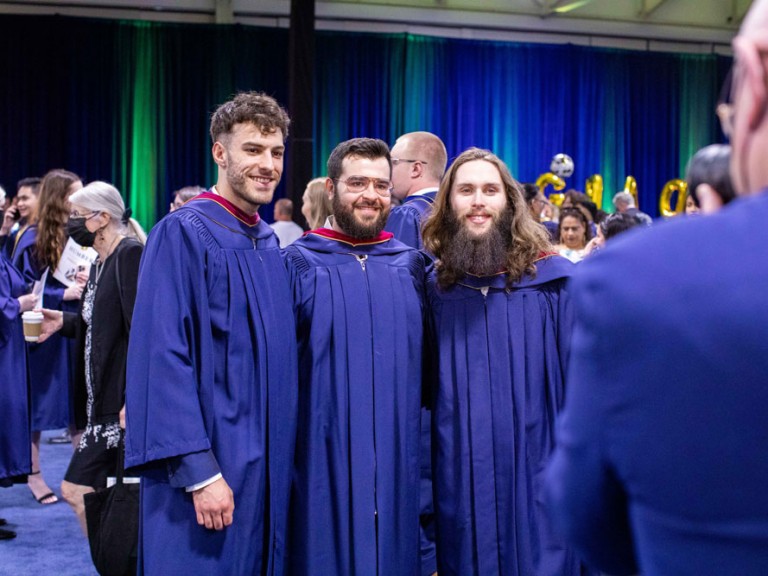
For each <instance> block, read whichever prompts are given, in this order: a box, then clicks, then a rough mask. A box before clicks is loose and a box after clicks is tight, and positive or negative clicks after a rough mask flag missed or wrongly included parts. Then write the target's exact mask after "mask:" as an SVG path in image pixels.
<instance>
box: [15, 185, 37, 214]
mask: <svg viewBox="0 0 768 576" xmlns="http://www.w3.org/2000/svg"><path fill="white" fill-rule="evenodd" d="M16 207H17V208H18V209H19V214H20V215H21V217H22V218H24V219H25V220H29V217H30V216H32V214H34V212H35V208H36V207H37V194H35V193H34V192H33V191H32V188H31V187H29V186H22V187H21V188H19V191H18V192H17V193H16Z"/></svg>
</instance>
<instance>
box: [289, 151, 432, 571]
mask: <svg viewBox="0 0 768 576" xmlns="http://www.w3.org/2000/svg"><path fill="white" fill-rule="evenodd" d="M325 185H326V191H327V193H328V196H329V198H331V200H332V205H333V217H332V218H331V224H332V227H331V228H319V229H317V230H313V231H311V232H309V233H308V234H307V235H305V236H304V237H303V238H300V239H299V240H297V241H296V242H294V243H293V244H291V245H290V246H288V247H287V248H286V249H285V250H284V257H285V262H286V266H287V268H288V271H289V275H290V276H291V285H292V290H293V295H294V301H295V313H296V321H297V336H298V346H299V424H298V433H297V444H296V459H295V470H294V475H293V480H294V482H293V488H292V498H291V522H290V537H289V543H288V553H287V558H288V563H289V566H288V573H289V574H294V575H297V574H299V575H301V574H381V575H389V574H418V572H419V451H420V446H419V429H420V423H419V418H420V407H421V372H422V338H423V309H424V303H423V287H424V268H425V261H424V257H423V256H422V254H421V253H420V252H418V251H417V250H414V249H412V248H410V247H409V246H406V245H405V244H402V243H401V242H398V241H397V240H395V239H394V238H393V237H392V234H391V233H388V232H383V228H384V223H385V222H386V219H387V214H388V213H389V208H390V195H391V190H392V183H391V164H390V155H389V148H388V147H387V145H386V144H385V143H384V142H382V141H381V140H374V139H370V138H355V139H353V140H348V141H346V142H342V143H341V144H339V145H338V146H337V147H336V148H335V149H334V150H333V152H332V153H331V155H330V158H329V159H328V178H327V180H326V183H325Z"/></svg>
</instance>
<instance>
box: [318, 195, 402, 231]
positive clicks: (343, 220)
mask: <svg viewBox="0 0 768 576" xmlns="http://www.w3.org/2000/svg"><path fill="white" fill-rule="evenodd" d="M356 202H358V201H356ZM332 204H333V218H334V220H335V221H336V225H337V226H338V227H339V228H341V230H342V231H343V232H344V234H346V235H347V236H351V237H352V238H356V239H358V240H368V239H370V238H376V237H377V236H378V235H379V234H381V231H382V230H384V226H385V225H386V223H387V217H388V216H389V209H386V208H385V209H383V210H381V211H380V212H379V216H378V217H377V218H376V219H375V220H373V221H372V222H371V223H369V224H363V223H361V222H359V221H358V220H357V218H355V214H354V210H355V209H354V207H353V206H352V205H348V206H344V205H343V204H342V203H341V200H339V195H338V193H334V195H333V201H332Z"/></svg>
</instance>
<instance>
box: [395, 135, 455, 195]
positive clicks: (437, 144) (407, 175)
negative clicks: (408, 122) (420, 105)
mask: <svg viewBox="0 0 768 576" xmlns="http://www.w3.org/2000/svg"><path fill="white" fill-rule="evenodd" d="M392 157H393V158H395V159H397V160H403V164H405V170H404V171H403V173H402V175H400V174H398V175H397V176H393V184H394V185H395V196H397V197H398V198H401V199H402V198H405V197H406V196H409V195H411V194H412V193H414V192H417V191H419V190H421V189H424V188H437V187H438V186H440V180H442V178H443V175H444V174H445V168H446V165H447V164H448V153H447V152H446V150H445V144H443V141H442V140H440V138H438V137H437V136H436V135H434V134H432V133H431V132H408V133H407V134H403V135H402V136H400V138H398V139H397V141H396V142H395V145H394V146H393V147H392ZM397 160H395V162H397Z"/></svg>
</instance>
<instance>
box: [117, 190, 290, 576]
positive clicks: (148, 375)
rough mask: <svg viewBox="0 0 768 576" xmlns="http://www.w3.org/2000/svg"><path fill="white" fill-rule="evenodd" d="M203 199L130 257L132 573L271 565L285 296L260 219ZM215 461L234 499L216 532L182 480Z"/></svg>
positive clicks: (285, 454) (279, 541)
mask: <svg viewBox="0 0 768 576" xmlns="http://www.w3.org/2000/svg"><path fill="white" fill-rule="evenodd" d="M217 198H220V197H216V196H214V195H212V194H210V193H209V194H203V195H201V196H198V197H196V198H195V199H193V200H191V201H189V202H187V203H186V204H185V205H184V206H183V207H182V208H180V209H179V210H177V211H176V212H173V213H172V214H170V215H168V216H166V217H165V218H164V219H163V220H162V221H161V222H160V223H159V224H157V226H155V228H154V229H153V230H152V233H151V234H150V237H149V241H148V243H147V246H146V248H145V251H144V254H143V256H142V260H141V267H140V272H139V284H138V291H137V296H136V304H135V307H134V315H133V322H132V327H131V336H130V344H129V351H128V374H127V388H126V398H127V400H126V402H127V407H126V418H127V432H126V457H125V462H126V466H127V467H140V468H139V471H140V472H141V473H142V476H143V478H142V496H141V498H142V499H141V516H140V551H139V554H140V558H139V563H140V571H142V572H143V573H145V574H152V575H154V574H163V575H167V574H185V575H186V574H238V575H240V574H243V575H251V574H281V573H282V564H283V561H284V553H285V530H286V520H287V513H288V497H289V490H290V474H291V464H292V460H293V446H294V442H295V424H296V395H297V383H296V336H295V329H294V325H293V308H292V302H291V293H290V288H289V285H288V277H287V274H286V271H285V267H284V265H283V262H282V260H281V257H280V252H279V250H278V247H277V246H278V245H277V238H276V236H275V235H274V233H273V232H272V229H271V228H270V227H269V226H268V225H267V224H266V223H264V222H263V221H259V222H258V223H256V224H253V223H252V222H251V223H249V222H247V221H245V220H244V219H242V218H241V216H240V215H238V214H237V212H235V211H233V210H232V206H231V205H228V204H227V203H226V201H225V200H223V199H217ZM201 459H202V460H201ZM189 462H193V465H192V466H188V463H189ZM201 462H208V464H207V465H206V466H203V465H202V464H201ZM180 463H181V464H180ZM184 467H186V468H187V471H189V470H190V469H191V472H192V473H193V475H192V476H188V477H187V478H186V479H185V478H179V477H178V473H180V470H181V469H182V468H184ZM217 470H220V471H221V473H222V475H223V478H224V480H225V481H226V482H227V483H228V484H229V486H230V488H231V489H232V491H233V493H234V501H235V511H234V522H233V524H232V525H231V526H229V527H227V528H225V529H224V530H223V531H220V532H216V531H213V530H207V529H206V528H205V527H204V526H199V525H198V524H197V521H196V517H195V510H194V506H193V504H192V498H191V495H190V494H189V493H186V492H185V489H184V487H185V486H192V485H194V484H196V483H198V482H202V481H203V480H206V479H207V478H210V477H212V476H213V475H214V474H215V473H216V471H217Z"/></svg>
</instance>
